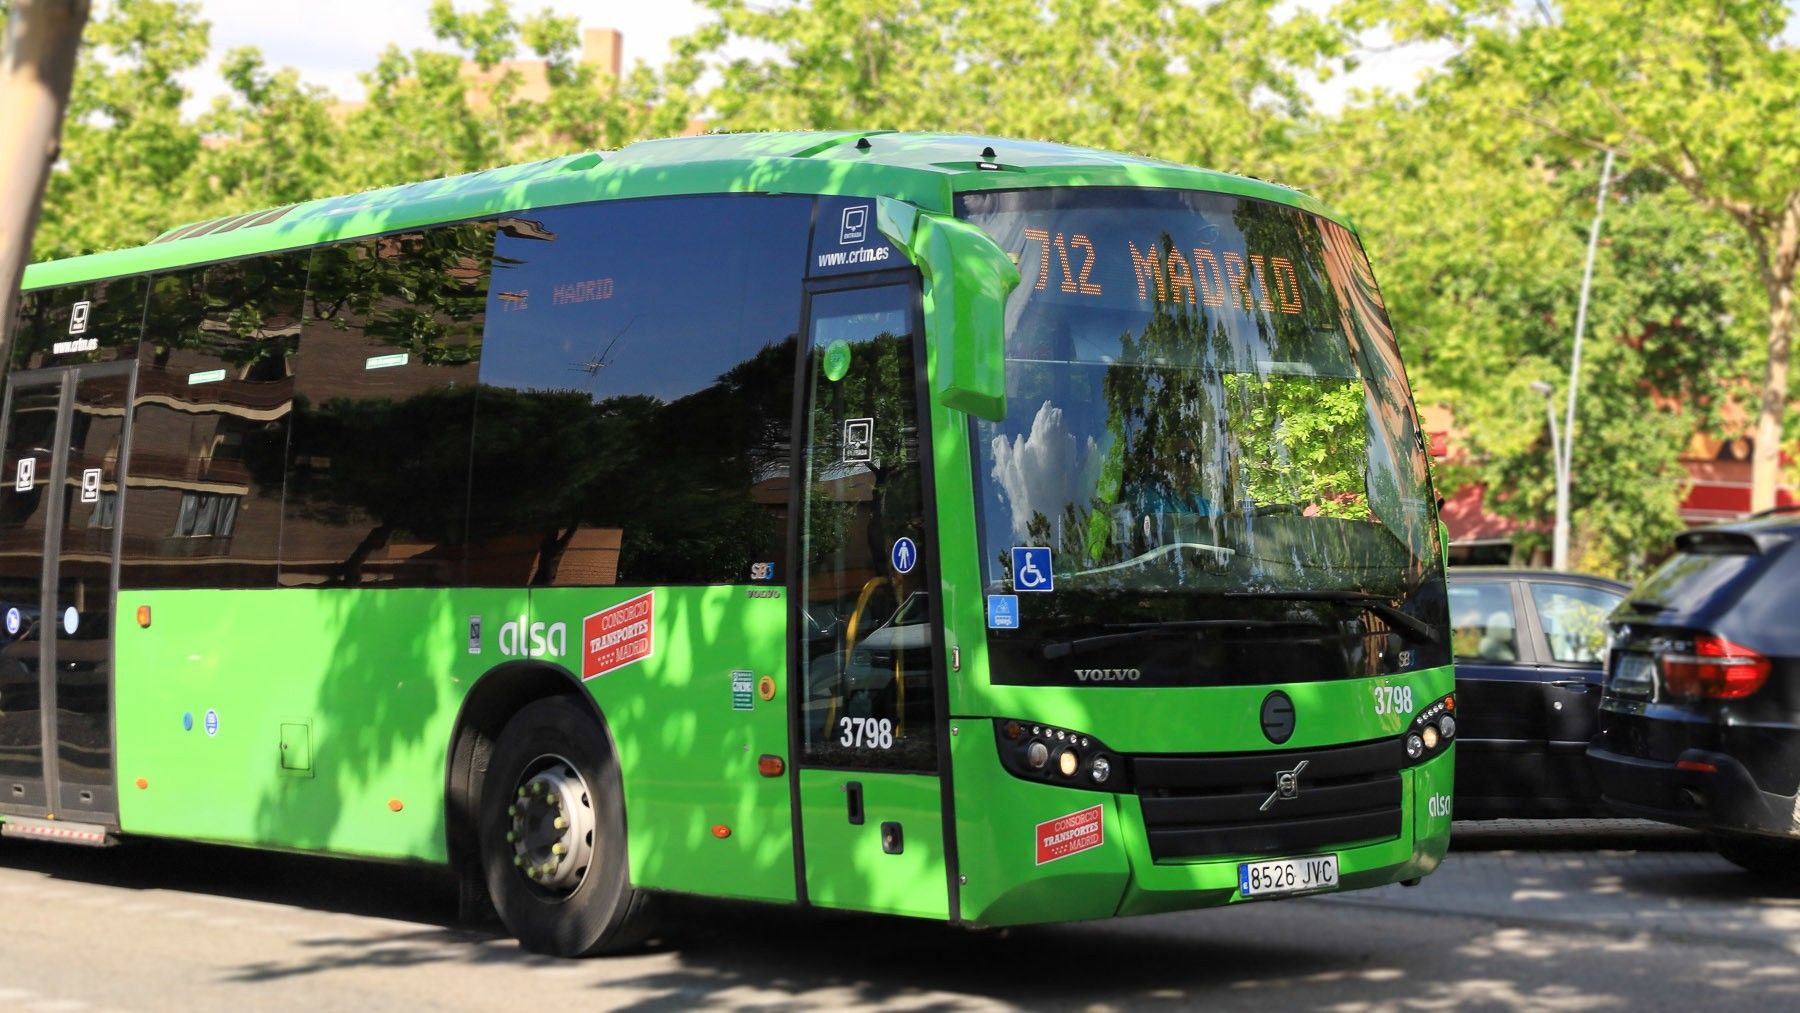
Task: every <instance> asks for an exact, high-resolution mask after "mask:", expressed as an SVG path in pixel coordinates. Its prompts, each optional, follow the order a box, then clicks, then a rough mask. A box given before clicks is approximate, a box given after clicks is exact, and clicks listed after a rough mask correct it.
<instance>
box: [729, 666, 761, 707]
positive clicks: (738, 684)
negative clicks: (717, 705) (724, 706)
mask: <svg viewBox="0 0 1800 1013" xmlns="http://www.w3.org/2000/svg"><path fill="white" fill-rule="evenodd" d="M755 686H756V674H755V673H754V672H747V671H743V670H741V669H740V670H739V671H736V672H733V673H731V709H732V710H734V711H747V710H751V709H753V708H754V707H755V706H756V702H755V698H754V697H753V696H752V695H751V694H752V693H754V692H755Z"/></svg>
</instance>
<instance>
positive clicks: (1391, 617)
mask: <svg viewBox="0 0 1800 1013" xmlns="http://www.w3.org/2000/svg"><path fill="white" fill-rule="evenodd" d="M1224 597H1226V598H1256V599H1260V600H1263V601H1325V602H1342V603H1345V604H1350V605H1361V606H1362V607H1363V608H1365V609H1368V610H1369V611H1370V612H1373V613H1375V614H1376V615H1378V616H1380V617H1381V618H1383V619H1386V620H1387V621H1388V622H1389V623H1391V624H1392V625H1393V626H1395V627H1396V630H1395V632H1397V633H1402V634H1409V635H1410V637H1409V639H1412V640H1414V641H1425V642H1427V643H1432V644H1441V643H1443V642H1444V635H1443V634H1442V633H1440V632H1438V631H1437V630H1436V629H1433V628H1432V626H1431V624H1430V623H1427V622H1425V621H1424V620H1422V619H1420V618H1418V617H1417V616H1410V615H1407V614H1406V613H1405V612H1402V611H1400V610H1399V609H1397V608H1395V607H1394V606H1393V605H1391V604H1389V602H1388V600H1387V599H1386V598H1383V597H1381V596H1380V595H1375V594H1369V593H1368V592H1366V591H1226V592H1225V593H1224Z"/></svg>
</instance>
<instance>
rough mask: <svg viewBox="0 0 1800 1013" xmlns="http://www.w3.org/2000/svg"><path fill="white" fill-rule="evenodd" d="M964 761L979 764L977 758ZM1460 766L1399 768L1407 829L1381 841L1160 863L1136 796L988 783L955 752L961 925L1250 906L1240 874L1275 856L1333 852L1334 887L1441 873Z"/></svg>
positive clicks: (1449, 762) (1003, 778) (1441, 763)
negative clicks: (1247, 866)
mask: <svg viewBox="0 0 1800 1013" xmlns="http://www.w3.org/2000/svg"><path fill="white" fill-rule="evenodd" d="M976 738H979V737H976ZM958 752H959V753H960V752H961V751H960V750H958ZM970 752H971V753H973V752H974V751H973V750H971V751H970ZM987 755H988V756H990V757H991V756H992V755H993V754H992V751H991V749H990V750H988V751H987ZM968 759H969V760H970V761H972V762H974V763H976V764H978V765H979V764H980V759H979V758H978V757H977V756H974V755H971V756H969V757H968ZM1455 763H1456V751H1455V748H1454V747H1452V748H1450V749H1448V750H1446V751H1445V752H1444V753H1442V754H1440V755H1438V756H1436V757H1434V758H1432V759H1430V760H1427V761H1426V762H1424V763H1421V764H1419V765H1418V766H1415V767H1410V768H1407V769H1404V770H1402V771H1400V779H1401V792H1402V794H1401V819H1400V826H1399V833H1398V834H1397V835H1394V836H1391V837H1388V838H1386V839H1383V840H1376V841H1367V840H1365V841H1351V842H1345V843H1344V844H1325V845H1321V846H1318V847H1312V848H1308V849H1304V850H1299V851H1296V852H1292V853H1290V852H1283V853H1280V854H1253V855H1229V856H1227V855H1216V856H1215V855H1208V856H1205V857H1200V858H1192V859H1179V860H1167V859H1165V860H1158V859H1157V858H1155V857H1154V856H1153V855H1152V853H1151V847H1150V841H1149V834H1148V832H1147V831H1146V829H1145V822H1144V815H1143V811H1142V808H1141V805H1140V802H1139V799H1138V796H1136V795H1126V794H1118V795H1106V794H1099V793H1094V792H1082V791H1073V790H1069V789H1063V788H1054V787H1050V786H1046V785H1037V784H1028V783H1025V782H1022V781H1019V780H1018V779H1015V778H1012V777H1011V776H1010V775H1008V774H1006V773H1005V772H1004V771H1003V770H1000V769H999V768H998V765H997V764H995V765H994V767H993V768H992V770H991V773H992V774H994V775H997V777H988V776H980V775H986V774H988V773H990V772H989V771H986V770H983V771H980V772H979V774H978V773H977V771H974V770H970V769H968V768H966V767H965V766H964V765H963V757H962V756H961V755H959V756H958V766H957V780H956V793H957V813H958V827H957V837H958V844H959V846H958V853H959V863H958V864H959V867H960V869H961V876H960V877H959V878H960V880H961V887H960V891H959V905H958V906H959V908H960V914H961V920H963V921H965V922H970V923H974V924H980V925H1014V924H1026V923H1032V922H1055V921H1077V920H1082V919H1090V918H1108V917H1114V916H1120V915H1138V914H1154V913H1159V912H1168V911H1182V910H1189V909H1194V908H1203V907H1216V906H1219V905H1223V904H1234V903H1244V902H1247V901H1250V900H1258V899H1263V898H1261V897H1256V898H1252V897H1246V896H1244V895H1243V893H1242V890H1241V884H1240V879H1239V867H1240V866H1241V865H1243V864H1244V863H1247V862H1259V861H1266V860H1270V859H1283V858H1313V857H1319V856H1324V855H1332V856H1335V857H1336V859H1337V883H1336V885H1335V887H1333V888H1330V889H1333V890H1335V891H1343V890H1358V889H1365V888H1368V887H1376V886H1384V885H1386V884H1389V883H1397V882H1404V881H1408V880H1415V879H1418V878H1420V877H1422V876H1425V875H1427V874H1429V873H1431V872H1432V871H1433V870H1434V869H1436V868H1437V866H1438V864H1439V863H1440V862H1441V861H1442V860H1443V857H1444V854H1445V852H1446V851H1447V850H1448V849H1449V843H1450V821H1451V800H1452V798H1453V797H1454V794H1455V792H1454V789H1453V782H1452V775H1453V773H1454V770H1455ZM1096 808H1098V810H1099V812H1098V813H1096V812H1095V809H1096ZM965 813H969V814H979V817H978V818H970V817H965V816H963V814H965ZM1096 823H1098V824H1099V825H1098V826H1097V827H1096ZM1020 831H1025V832H1024V833H1021V832H1020ZM1026 833H1029V834H1031V836H1030V837H1027V836H1026ZM1314 892H1323V891H1314Z"/></svg>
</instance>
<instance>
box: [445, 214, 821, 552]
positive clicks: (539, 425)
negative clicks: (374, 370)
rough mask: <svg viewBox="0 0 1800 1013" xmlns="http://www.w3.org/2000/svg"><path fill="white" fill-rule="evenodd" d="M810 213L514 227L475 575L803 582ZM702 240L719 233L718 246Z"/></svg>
mask: <svg viewBox="0 0 1800 1013" xmlns="http://www.w3.org/2000/svg"><path fill="white" fill-rule="evenodd" d="M810 210H811V204H810V201H808V200H806V199H804V198H788V197H782V198H770V197H749V196H707V197H692V198H671V199H652V200H643V201H622V202H611V203H597V204H587V205H579V206H574V207H564V208H551V209H546V210H542V211H532V212H524V213H521V214H519V215H516V216H513V217H510V218H507V219H505V220H503V221H501V222H500V223H499V226H500V228H499V232H500V234H499V238H498V241H497V243H496V246H495V253H494V273H493V284H492V292H491V295H490V298H489V303H488V318H487V330H486V336H485V338H484V344H483V350H482V361H481V392H480V395H479V406H478V408H477V418H478V419H479V425H478V427H477V431H476V436H475V443H474V451H473V468H474V471H473V476H472V482H471V495H470V546H471V548H470V560H471V561H470V567H471V574H472V576H473V575H474V574H484V575H486V578H485V579H489V580H496V581H498V580H502V579H504V581H506V582H510V583H531V584H538V585H582V584H615V583H626V584H645V583H694V584H703V583H746V582H749V581H750V580H751V579H752V574H753V572H755V571H756V570H758V568H759V567H760V568H761V572H764V573H770V574H773V575H774V577H773V578H772V579H775V580H782V579H785V576H786V566H787V564H786V555H787V552H786V546H787V538H786V523H787V503H788V479H787V473H788V468H789V466H790V465H789V462H790V455H791V453H792V442H791V441H792V428H793V418H792V412H793V400H792V394H793V388H794V355H795V346H796V338H795V334H796V332H797V331H798V329H799V313H800V286H799V273H800V271H801V270H802V265H803V262H804V259H805V255H806V243H807V238H808V237H807V233H808V228H809V223H810ZM695 236H708V237H711V238H710V239H709V241H708V242H707V243H706V244H705V245H704V249H703V250H698V249H697V248H696V244H695V242H694V237H695ZM764 579H771V578H764Z"/></svg>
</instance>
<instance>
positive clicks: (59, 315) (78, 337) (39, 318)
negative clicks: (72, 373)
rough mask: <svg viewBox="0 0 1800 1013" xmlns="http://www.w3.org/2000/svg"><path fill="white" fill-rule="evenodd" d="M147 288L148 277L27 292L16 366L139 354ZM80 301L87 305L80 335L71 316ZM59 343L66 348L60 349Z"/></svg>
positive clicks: (107, 359) (23, 299)
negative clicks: (83, 349)
mask: <svg viewBox="0 0 1800 1013" xmlns="http://www.w3.org/2000/svg"><path fill="white" fill-rule="evenodd" d="M147 290H148V286H147V285H146V284H145V279H144V278H142V277H134V278H114V279H112V280H110V281H96V282H86V283H83V284H79V285H64V286H63V287H61V288H49V289H39V290H37V291H35V292H26V293H23V294H22V295H21V296H20V299H19V315H18V318H17V324H16V325H15V327H14V330H13V338H12V351H11V359H12V364H13V366H12V368H13V369H15V370H20V369H42V368H45V367H50V366H74V365H79V364H81V363H85V362H112V361H116V360H119V359H129V358H132V357H133V356H135V355H137V349H138V337H139V335H140V333H141V331H142V328H143V323H144V295H145V292H146V291H147ZM79 303H86V304H87V307H86V308H85V309H84V310H83V311H82V312H84V313H85V314H86V318H85V326H82V327H81V328H80V333H74V328H72V327H71V324H72V323H73V322H74V321H72V319H71V318H72V316H73V314H74V313H75V312H76V310H75V307H76V305H77V304H79ZM79 342H85V343H86V344H85V345H82V346H81V347H84V348H87V350H85V351H75V350H74V347H75V345H76V343H79ZM58 345H61V346H62V347H63V351H60V352H58V351H56V348H57V346H58ZM88 346H91V347H88Z"/></svg>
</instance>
